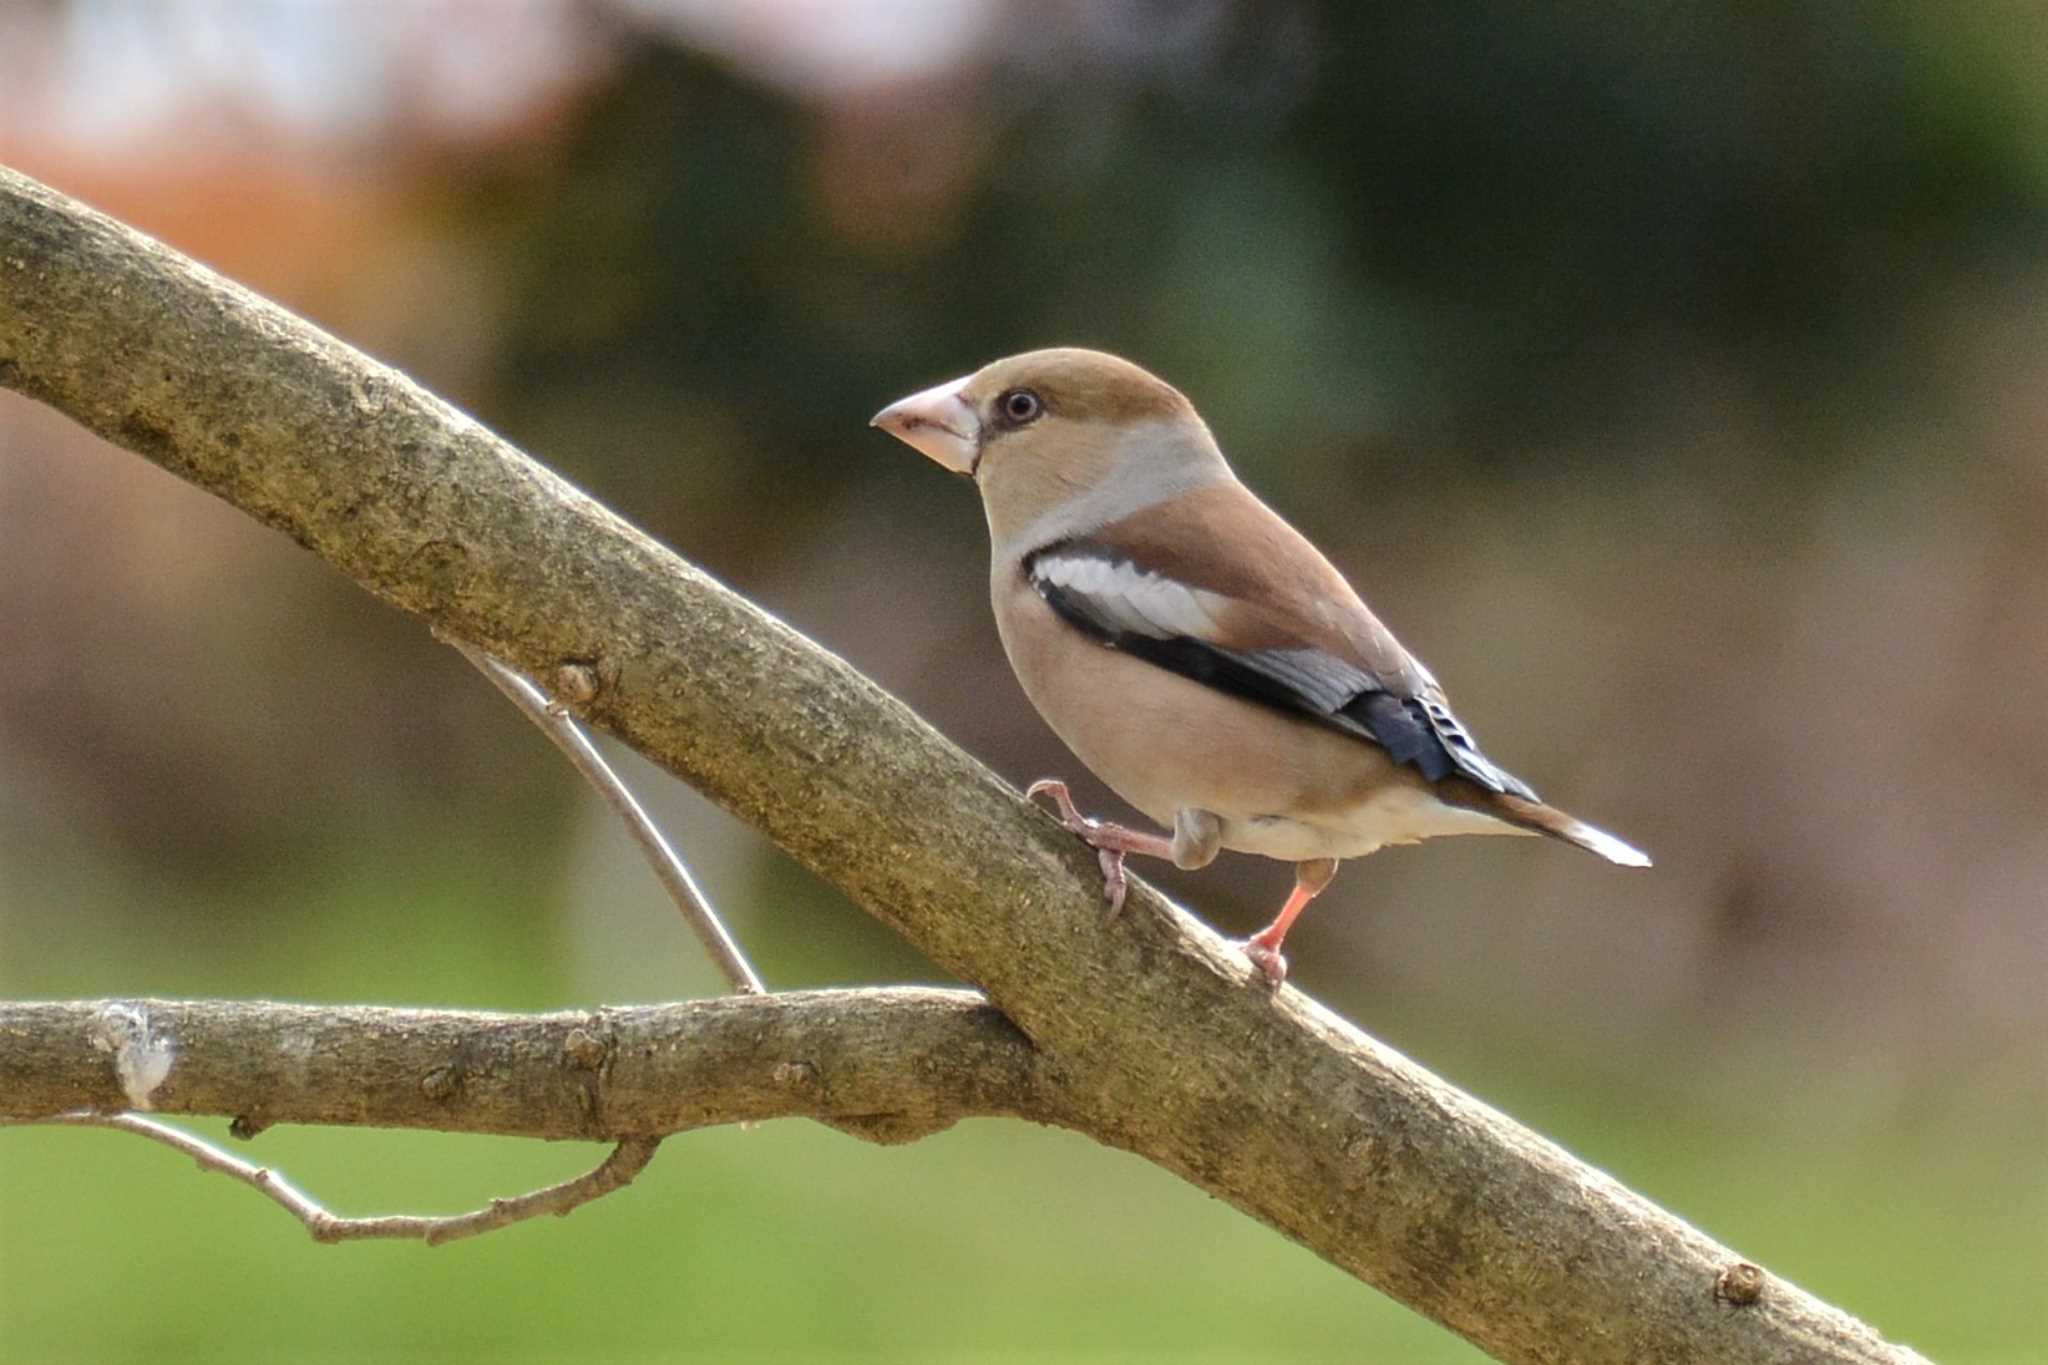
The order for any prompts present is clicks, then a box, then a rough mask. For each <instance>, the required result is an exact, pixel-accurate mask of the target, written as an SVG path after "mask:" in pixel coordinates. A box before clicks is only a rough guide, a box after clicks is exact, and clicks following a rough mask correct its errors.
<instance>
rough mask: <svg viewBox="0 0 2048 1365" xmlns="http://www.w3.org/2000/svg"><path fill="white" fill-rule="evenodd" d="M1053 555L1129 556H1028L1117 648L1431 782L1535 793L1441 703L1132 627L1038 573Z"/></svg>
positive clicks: (1293, 655) (1309, 661) (1054, 604)
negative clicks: (1327, 732)
mask: <svg viewBox="0 0 2048 1365" xmlns="http://www.w3.org/2000/svg"><path fill="white" fill-rule="evenodd" d="M1055 553H1057V554H1059V555H1060V556H1062V557H1084V558H1095V559H1101V560H1104V561H1106V562H1109V563H1125V562H1127V561H1123V560H1121V559H1119V558H1117V557H1116V556H1114V555H1111V554H1109V553H1107V552H1105V551H1104V550H1102V549H1101V547H1099V546H1094V545H1089V544H1086V543H1085V542H1072V541H1069V542H1064V543H1061V544H1058V545H1053V546H1048V547H1047V548H1046V549H1044V550H1041V551H1039V552H1038V553H1037V554H1034V555H1032V556H1031V557H1030V558H1028V559H1026V560H1025V562H1024V572H1025V574H1026V575H1027V576H1028V577H1029V578H1030V581H1031V585H1032V587H1033V588H1035V589H1036V590H1037V592H1038V595H1039V596H1040V597H1041V598H1043V599H1044V600H1045V603H1046V605H1047V606H1049V607H1051V608H1052V609H1053V612H1054V614H1055V615H1057V616H1058V617H1059V618H1060V619H1061V620H1063V621H1065V622H1067V623H1068V624H1069V625H1071V626H1074V627H1075V628H1076V629H1078V630H1080V631H1082V632H1083V633H1085V634H1087V635H1089V636H1091V637H1092V638H1094V639H1096V640H1099V641H1101V642H1102V643H1103V644H1105V645H1107V646H1109V647H1110V648H1111V649H1118V650H1122V651H1123V652H1124V653H1126V654H1129V655H1131V656H1132V657H1134V658H1139V659H1143V660H1144V661H1145V662H1146V663H1149V664H1153V665H1155V666H1157V667H1159V668H1163V669H1166V670H1167V671H1168V672H1172V673H1178V674H1180V675H1181V676H1182V677H1184V678H1191V679H1193V680H1194V681H1196V682H1198V683H1201V684H1203V685H1204V686H1206V687H1213V688H1216V689H1217V690H1218V691H1221V692H1228V693H1230V694H1232V695H1233V696H1239V697H1243V698H1245V699H1247V700H1249V701H1255V702H1258V703H1260V704H1261V705H1265V706H1271V707H1275V708H1278V709H1280V710H1284V711H1292V712H1294V713H1296V714H1298V715H1306V716H1309V717H1311V718H1313V719H1315V720H1319V721H1321V722H1323V723H1324V724H1325V725H1329V726H1332V727H1334V728H1335V729H1338V730H1342V731H1345V732H1346V733H1348V734H1353V735H1357V736H1358V737H1359V738H1361V739H1368V740H1371V741H1372V742H1373V743H1375V744H1377V745H1379V746H1380V747H1381V748H1382V749H1385V750H1386V751H1387V753H1388V755H1389V756H1391V757H1392V758H1393V760H1394V761H1395V762H1396V763H1406V764H1410V765H1412V766H1413V767H1414V768H1415V769H1416V771H1417V772H1419V773H1421V774H1422V775H1423V777H1425V778H1427V779H1428V780H1429V781H1431V782H1441V781H1442V780H1444V779H1445V778H1447V777H1452V776H1458V777H1464V778H1467V779H1469V780H1471V781H1473V782H1477V783H1478V784H1479V785H1480V786H1482V787H1484V788H1486V789H1487V790H1488V791H1495V792H1512V793H1514V794H1515V795H1517V796H1523V797H1527V798H1528V799H1529V800H1531V801H1533V800H1535V799H1537V798H1536V793H1535V792H1533V791H1531V790H1530V789H1529V787H1528V785H1527V784H1526V783H1524V782H1522V781H1521V780H1520V779H1519V778H1517V777H1515V776H1514V775H1513V774H1511V773H1508V772H1505V771H1503V770H1502V769H1501V768H1499V767H1496V766H1495V765H1494V764H1493V763H1492V762H1491V761H1490V760H1489V759H1488V758H1487V757H1486V756H1485V755H1484V754H1482V753H1480V752H1479V748H1478V746H1477V745H1476V744H1474V743H1473V742H1472V738H1471V736H1470V735H1469V734H1467V733H1466V731H1465V727H1464V726H1462V725H1460V724H1459V723H1458V718H1457V717H1456V716H1454V715H1452V714H1451V711H1450V708H1449V707H1447V706H1445V705H1444V704H1443V703H1442V702H1441V701H1438V700H1436V699H1435V698H1433V697H1415V696H1401V695H1399V694H1397V693H1394V692H1390V691H1388V690H1387V686H1386V684H1385V683H1384V682H1383V681H1382V680H1381V679H1379V678H1378V677H1375V676H1374V675H1373V674H1371V673H1368V672H1367V671H1366V670H1364V669H1362V668H1359V667H1358V666H1357V665H1355V664H1352V663H1349V662H1347V661H1346V660H1343V659H1339V658H1337V657H1336V656H1335V655H1333V654H1328V653H1326V652H1324V651H1323V650H1320V649H1313V648H1299V649H1252V650H1237V649H1225V648H1223V647H1221V646H1218V645H1213V644H1211V643H1209V642H1208V641H1206V640H1201V639H1197V638H1195V637H1194V636H1191V635H1180V634H1164V633H1161V634H1149V633H1146V632H1143V631H1138V630H1133V629H1131V628H1130V627H1129V625H1128V621H1129V615H1128V614H1127V613H1126V614H1119V613H1116V612H1113V611H1110V610H1107V609H1106V608H1105V607H1104V606H1103V605H1102V604H1100V603H1098V602H1097V601H1096V600H1095V599H1094V598H1093V597H1091V596H1090V595H1089V594H1087V593H1085V592H1079V591H1076V590H1075V589H1073V588H1070V587H1066V586H1063V585H1061V584H1058V583H1054V582H1052V581H1051V580H1050V579H1048V578H1046V577H1044V576H1042V575H1040V574H1038V573H1036V572H1034V569H1035V566H1036V564H1037V562H1038V561H1039V560H1040V559H1041V558H1043V557H1045V556H1048V555H1051V554H1055ZM1133 567H1135V566H1133Z"/></svg>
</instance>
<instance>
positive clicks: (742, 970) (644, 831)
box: [448, 640, 767, 995]
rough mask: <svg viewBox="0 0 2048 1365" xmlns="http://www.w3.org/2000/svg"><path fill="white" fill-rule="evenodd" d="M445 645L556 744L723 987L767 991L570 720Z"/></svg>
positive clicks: (497, 667)
mask: <svg viewBox="0 0 2048 1365" xmlns="http://www.w3.org/2000/svg"><path fill="white" fill-rule="evenodd" d="M448 643H449V644H451V645H453V646H454V647H455V648H456V649H458V650H460V651H461V652H462V657H463V658H465V659H467V660H469V661H470V662H471V663H472V664H475V665H476V667H477V668H478V669H479V670H480V671H481V672H482V673H483V675H484V676H485V677H486V678H489V679H490V680H491V681H492V682H493V683H494V684H496V686H497V688H498V690H499V691H500V692H503V693H504V694H505V695H506V696H507V697H509V698H510V699H511V701H512V704H513V705H515V706H517V707H518V708H519V709H520V710H521V711H523V712H525V713H526V716H527V718H528V719H529V720H531V721H532V722H533V723H534V724H535V725H538V726H539V727H540V728H541V729H542V730H543V731H544V732H546V734H547V737H548V738H549V739H551V740H553V741H554V742H555V747H556V748H558V749H560V750H561V751H562V752H563V754H565V755H567V757H568V759H569V762H570V763H572V764H574V765H575V767H576V771H578V772H580V773H582V774H583V776H584V778H585V780H587V781H588V782H589V783H590V785H591V786H593V787H595V788H597V792H598V795H600V796H602V797H603V798H604V802H605V804H606V805H607V806H610V807H611V808H612V810H613V811H614V812H616V813H617V814H618V817H619V818H620V819H621V820H623V821H625V822H626V830H627V832H628V833H629V834H631V835H632V836H633V842H634V843H636V844H638V845H639V846H640V851H641V852H642V853H644V854H646V855H647V861H648V862H649V863H650V864H651V865H652V866H653V868H654V878H655V880H656V881H658V882H660V883H661V885H662V889H663V890H665V891H667V892H668V895H669V899H670V900H672V901H674V902H675V905H676V908H677V909H678V910H680V911H682V913H683V922H684V923H685V924H687V925H689V926H690V930H691V932H693V933H694V934H696V935H697V938H698V941H699V942H701V943H703V945H704V951H705V952H707V953H709V954H710V955H711V960H712V962H713V963H715V964H716V965H717V967H718V970H719V971H720V972H721V973H722V974H723V975H724V976H725V979H726V981H727V983H729V984H730V985H731V986H732V988H733V989H734V990H735V991H737V992H739V993H740V994H742V995H761V994H764V993H765V992H766V989H767V988H766V987H764V986H763V985H762V984H761V978H760V977H759V976H756V975H755V974H754V969H753V968H752V967H751V966H749V965H748V963H747V960H746V958H745V957H743V956H741V954H740V950H739V945H738V944H736V943H734V942H733V939H732V935H731V934H729V933H727V932H726V929H725V925H724V923H723V922H722V921H721V920H720V919H719V918H718V912H717V911H716V910H714V909H712V908H711V902H710V900H709V899H707V898H706V897H705V895H704V892H703V891H702V889H700V888H699V887H698V885H697V879H696V878H695V877H692V876H691V875H690V869H689V867H688V866H687V865H685V864H684V862H683V860H682V858H681V857H679V856H678V855H677V854H676V851H675V849H674V848H672V847H671V846H670V845H669V842H668V840H667V839H665V838H663V837H662V833H661V831H660V830H659V829H657V828H655V825H654V821H653V820H652V819H651V818H649V816H648V814H647V812H646V810H645V809H643V808H642V807H641V805H640V803H639V801H637V800H636V799H634V796H633V793H632V792H630V791H628V790H627V789H626V784H625V783H624V782H623V781H622V780H620V778H619V775H618V774H617V773H615V772H613V771H612V768H611V765H610V764H608V763H606V762H605V761H604V755H602V754H600V753H599V752H598V751H597V746H596V745H594V744H592V743H591V742H590V738H589V736H587V735H585V734H584V733H583V727H582V726H580V725H578V724H577V723H576V721H575V718H574V717H572V716H570V715H569V714H568V712H566V711H564V710H563V709H562V708H561V707H560V706H559V705H557V704H555V703H553V702H551V701H549V700H548V697H547V694H546V693H544V692H542V691H541V690H540V689H539V688H538V687H536V686H534V685H533V683H531V682H529V681H528V680H527V679H526V677H525V676H524V675H523V674H520V673H518V672H515V671H514V670H513V669H511V668H508V667H506V666H505V665H504V664H502V663H500V662H498V660H496V659H493V658H492V657H491V656H490V655H488V654H486V653H484V652H483V651H482V650H480V649H478V648H477V647H476V646H474V645H471V644H465V643H464V642H462V641H461V640H450V641H449V642H448Z"/></svg>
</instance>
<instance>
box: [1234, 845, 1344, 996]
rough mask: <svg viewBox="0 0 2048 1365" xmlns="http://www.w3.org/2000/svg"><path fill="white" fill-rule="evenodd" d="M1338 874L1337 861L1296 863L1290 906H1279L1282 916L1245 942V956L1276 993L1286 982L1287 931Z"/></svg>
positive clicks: (1321, 860)
mask: <svg viewBox="0 0 2048 1365" xmlns="http://www.w3.org/2000/svg"><path fill="white" fill-rule="evenodd" d="M1336 875H1337V860H1336V859H1335V858H1318V859H1316V860H1315V861H1313V862H1307V863H1297V864H1295V867H1294V890H1293V892H1292V893H1291V894H1289V896H1288V897H1287V904H1285V905H1283V906H1281V907H1280V913H1279V914H1277V915H1275V916H1274V917H1273V922H1272V923H1271V924H1269V925H1267V926H1266V927H1265V928H1263V929H1261V930H1259V932H1257V933H1256V934H1253V935H1252V936H1251V937H1250V938H1248V939H1246V940H1245V941H1244V955H1245V956H1246V957H1248V958H1250V959H1251V960H1252V965H1253V966H1254V967H1257V968H1258V969H1259V970H1260V971H1261V972H1263V973H1264V974H1265V977H1266V984H1268V985H1270V986H1272V987H1274V988H1275V989H1276V990H1277V989H1278V988H1279V986H1280V983H1281V982H1283V981H1285V980H1286V979H1287V959H1286V958H1284V957H1282V956H1281V955H1280V941H1281V940H1282V939H1284V938H1286V937H1287V931H1288V930H1289V929H1290V928H1292V927H1293V925H1294V921H1295V918H1296V917H1297V916H1299V915H1300V914H1301V912H1302V909H1303V907H1305V906H1306V905H1307V904H1308V903H1309V902H1310V901H1312V900H1314V899H1315V898H1316V897H1317V896H1319V895H1321V894H1322V892H1323V888H1324V887H1326V886H1328V885H1329V884H1330V879H1331V878H1332V877H1334V876H1336Z"/></svg>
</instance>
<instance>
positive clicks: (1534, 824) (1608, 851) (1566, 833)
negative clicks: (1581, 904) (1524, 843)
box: [1485, 792, 1650, 867]
mask: <svg viewBox="0 0 2048 1365" xmlns="http://www.w3.org/2000/svg"><path fill="white" fill-rule="evenodd" d="M1485 809H1486V812H1487V813H1488V814H1489V815H1494V816H1498V817H1499V818H1500V819H1502V820H1505V821H1507V822H1508V823H1509V824H1511V825H1520V826H1521V827H1522V828H1523V829H1528V830H1534V831H1535V832H1536V833H1538V834H1548V835H1549V836H1550V837H1551V838H1553V839H1562V840H1564V841H1565V842H1566V843H1568V844H1577V845H1578V846H1579V847H1580V848H1583V849H1585V850H1586V852H1588V853H1597V854H1599V855H1600V856H1601V857H1603V858H1605V859H1606V860H1607V861H1608V862H1610V863H1617V864H1619V865H1620V866H1622V867H1648V866H1649V865H1650V855H1649V854H1647V853H1645V852H1643V851H1642V850H1641V849H1639V848H1636V847H1634V846H1632V845H1630V844H1625V843H1623V842H1622V841H1621V840H1619V839H1617V838H1615V837H1614V836H1613V835H1612V834H1609V833H1608V832H1607V831H1606V830H1604V829H1595V828H1593V827H1592V826H1591V825H1589V824H1587V823H1586V822H1585V821H1583V820H1576V819H1573V818H1572V817H1571V816H1569V815H1566V814H1565V813H1564V812H1563V811H1561V810H1559V809H1558V808H1557V807H1555V806H1546V805H1544V804H1543V803H1542V802H1541V801H1530V800H1527V799H1525V798H1523V797H1520V796H1516V795H1514V794H1513V793H1512V792H1488V793H1486V796H1485Z"/></svg>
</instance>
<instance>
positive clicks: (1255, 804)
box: [991, 565, 1507, 862]
mask: <svg viewBox="0 0 2048 1365" xmlns="http://www.w3.org/2000/svg"><path fill="white" fill-rule="evenodd" d="M991 598H992V604H993V606H994V608H995V617H996V628H997V631H998V632H999V633H1000V634H1001V636H1002V641H1003V649H1004V651H1005V652H1006V653H1007V654H1008V655H1009V659H1010V666H1011V667H1012V668H1013V669H1014V670H1015V671H1016V674H1017V680H1018V681H1019V682H1020V683H1021V684H1022V685H1023V687H1024V693H1025V695H1026V696H1027V697H1029V698H1030V699H1031V704H1032V705H1033V706H1034V707H1036V708H1037V710H1038V713H1039V714H1040V715H1041V716H1043V717H1044V718H1045V721H1046V723H1047V724H1048V725H1050V726H1051V727H1052V729H1053V732H1054V733H1055V734H1057V735H1058V736H1059V737H1060V739H1061V740H1062V741H1063V742H1064V743H1065V744H1066V745H1067V747H1068V748H1070V749H1072V750H1073V751H1074V754H1075V756H1076V757H1077V758H1079V759H1080V760H1081V762H1082V763H1083V764H1085V765H1086V766H1087V768H1088V770H1089V771H1091V772H1093V773H1094V774H1095V775H1096V776H1097V777H1099V778H1101V779H1102V780H1103V782H1105V783H1107V784H1108V785H1109V787H1110V788H1111V789H1112V790H1113V791H1115V792H1116V793H1117V795H1119V796H1121V797H1123V799H1124V800H1126V801H1128V802H1130V803H1131V804H1132V805H1133V806H1135V807H1137V808H1138V810H1140V811H1142V812H1143V813H1144V814H1145V815H1146V816H1147V817H1148V818H1149V819H1151V820H1153V821H1156V822H1157V823H1159V824H1160V825H1162V826H1171V825H1172V823H1173V817H1174V813H1175V812H1176V811H1178V810H1180V809H1182V808H1183V807H1193V808H1195V809H1199V810H1206V811H1211V812H1213V813H1214V814H1216V815H1217V816H1218V817H1220V818H1221V820H1222V821H1223V844H1224V847H1226V848H1231V849H1236V850H1239V851H1241V852H1246V853H1258V854H1263V855H1265V856H1267V857H1272V858H1284V859H1288V860H1291V861H1297V862H1298V861H1303V860H1306V859H1310V858H1327V857H1337V858H1352V857H1359V856H1362V855H1363V854H1366V853H1370V852H1371V851H1373V850H1374V849H1376V848H1379V847H1381V846H1383V845H1386V844H1390V843H1407V842H1412V841H1414V840H1416V839H1422V838H1428V837H1431V836H1433V835H1437V834H1456V833H1476V832H1480V831H1482V830H1486V831H1489V832H1496V833H1504V832H1507V827H1506V826H1503V825H1501V824H1500V822H1498V821H1496V820H1493V819H1491V818H1490V817H1486V816H1480V815H1475V814H1473V813H1472V812H1468V811H1462V810H1457V809H1455V808H1453V807H1449V806H1446V805H1444V804H1443V803H1441V802H1439V801H1438V800H1437V799H1436V797H1435V795H1434V794H1433V793H1432V792H1431V791H1430V790H1429V788H1428V786H1427V784H1426V783H1424V782H1422V781H1421V779H1420V777H1419V776H1417V775H1416V774H1414V773H1413V772H1412V771H1410V770H1408V769H1402V768H1397V767H1395V765H1394V764H1393V763H1392V761H1391V760H1390V759H1389V758H1388V757H1387V754H1386V751H1385V750H1383V749H1381V748H1380V747H1379V746H1377V745H1375V744H1372V743H1370V742H1368V741H1365V740H1362V739H1359V738H1356V737H1354V736H1351V735H1348V734H1344V733H1342V732H1340V731H1338V730H1335V729H1333V728H1331V727H1329V726H1325V725H1321V724H1318V723H1316V722H1315V721H1313V720H1311V719H1309V718H1307V717H1303V716H1296V715H1292V714H1289V713H1287V712H1285V711H1281V710H1279V709H1277V708H1274V707H1270V706H1263V705H1260V704H1258V703H1256V702H1251V701H1246V700H1244V699H1242V698H1240V697H1237V696H1234V695H1231V694H1229V693H1225V692H1220V691H1217V690H1216V689H1214V688H1210V687H1207V686H1204V685H1203V684H1201V683H1199V682H1196V681H1194V680H1192V679H1189V678H1186V677H1183V676H1181V675H1180V674H1178V673H1174V672H1171V671H1169V670H1167V669H1163V668H1159V667H1156V666H1155V665H1152V664H1149V663H1146V662H1144V661H1143V660H1141V659H1137V658H1134V657H1132V656H1131V655H1129V654H1125V653H1123V652H1121V651H1119V650H1116V649H1114V648H1111V647H1109V646H1106V645H1104V644H1102V643H1100V642H1099V641H1097V640H1095V639H1093V638H1091V637H1089V636H1088V635H1086V634H1084V633H1082V632H1081V631H1079V630H1077V629H1075V628H1074V627H1073V626H1071V625H1069V624H1068V623H1067V622H1065V621H1063V620H1061V619H1060V618H1059V616H1057V615H1056V614H1055V613H1054V612H1053V610H1052V608H1051V607H1050V606H1048V605H1047V604H1046V602H1045V601H1044V599H1042V598H1041V597H1040V596H1039V595H1038V593H1037V592H1036V590H1034V589H1033V588H1032V586H1031V584H1030V583H1029V582H1027V581H1026V580H1025V578H1024V577H1023V575H1022V574H1021V573H1019V572H1018V571H1017V570H1016V568H1015V566H1014V565H1002V566H999V567H998V568H997V570H996V572H995V574H994V576H993V581H992V584H991Z"/></svg>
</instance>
